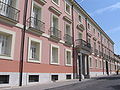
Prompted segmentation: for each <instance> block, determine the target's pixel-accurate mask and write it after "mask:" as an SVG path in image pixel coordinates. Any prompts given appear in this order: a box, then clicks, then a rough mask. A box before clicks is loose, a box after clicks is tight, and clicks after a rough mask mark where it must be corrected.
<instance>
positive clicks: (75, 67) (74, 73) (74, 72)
mask: <svg viewBox="0 0 120 90" xmlns="http://www.w3.org/2000/svg"><path fill="white" fill-rule="evenodd" d="M73 8H74V6H73V5H72V43H73V48H72V49H73V50H72V51H73V52H72V53H73V78H74V79H75V78H76V69H77V65H76V64H77V63H76V61H75V60H76V59H75V41H74V14H73V13H74V12H73Z"/></svg>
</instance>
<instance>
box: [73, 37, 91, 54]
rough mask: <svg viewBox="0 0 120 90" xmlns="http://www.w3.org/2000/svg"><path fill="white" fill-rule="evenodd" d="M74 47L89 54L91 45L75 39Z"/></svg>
mask: <svg viewBox="0 0 120 90" xmlns="http://www.w3.org/2000/svg"><path fill="white" fill-rule="evenodd" d="M75 44H76V47H80V48H82V49H85V50H87V51H90V52H91V44H90V43H87V42H86V41H84V40H82V39H77V40H76V41H75Z"/></svg>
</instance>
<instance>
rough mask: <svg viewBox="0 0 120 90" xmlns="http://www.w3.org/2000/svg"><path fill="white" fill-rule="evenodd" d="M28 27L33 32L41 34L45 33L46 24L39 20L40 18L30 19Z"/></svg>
mask: <svg viewBox="0 0 120 90" xmlns="http://www.w3.org/2000/svg"><path fill="white" fill-rule="evenodd" d="M27 25H28V27H29V28H31V29H33V30H37V31H40V32H45V23H44V22H42V21H41V20H39V19H38V18H34V17H30V18H28V20H27Z"/></svg>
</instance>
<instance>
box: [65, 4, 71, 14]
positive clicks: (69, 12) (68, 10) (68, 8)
mask: <svg viewBox="0 0 120 90" xmlns="http://www.w3.org/2000/svg"><path fill="white" fill-rule="evenodd" d="M65 12H66V13H68V14H69V15H71V6H70V5H69V4H68V3H67V2H65Z"/></svg>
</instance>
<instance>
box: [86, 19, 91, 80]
mask: <svg viewBox="0 0 120 90" xmlns="http://www.w3.org/2000/svg"><path fill="white" fill-rule="evenodd" d="M85 26H86V42H87V43H88V34H87V30H88V28H87V27H88V26H87V18H85ZM88 57H89V55H87V63H86V64H87V77H88V78H89V77H90V70H89V60H88V59H89V58H88Z"/></svg>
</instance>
